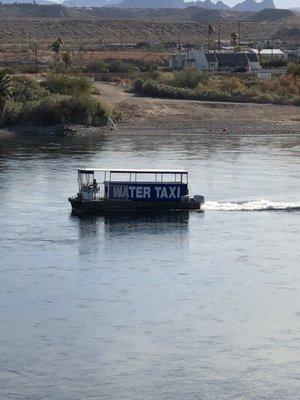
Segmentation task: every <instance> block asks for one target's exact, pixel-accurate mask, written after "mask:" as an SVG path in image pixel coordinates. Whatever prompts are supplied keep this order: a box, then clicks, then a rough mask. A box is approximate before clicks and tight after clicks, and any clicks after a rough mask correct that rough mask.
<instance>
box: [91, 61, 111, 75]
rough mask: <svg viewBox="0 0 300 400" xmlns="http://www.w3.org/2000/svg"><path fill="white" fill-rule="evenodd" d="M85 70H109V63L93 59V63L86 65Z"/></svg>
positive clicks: (98, 71)
mask: <svg viewBox="0 0 300 400" xmlns="http://www.w3.org/2000/svg"><path fill="white" fill-rule="evenodd" d="M85 71H86V72H93V73H105V72H109V64H107V63H104V62H101V61H93V62H92V63H90V64H88V65H87V66H86V68H85Z"/></svg>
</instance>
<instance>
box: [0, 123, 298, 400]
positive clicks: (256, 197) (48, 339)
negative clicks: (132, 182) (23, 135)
mask: <svg viewBox="0 0 300 400" xmlns="http://www.w3.org/2000/svg"><path fill="white" fill-rule="evenodd" d="M299 153H300V137H299V136H294V137H287V136H282V137H278V136H276V137H271V136H261V137H254V136H250V137H246V136H241V137H239V136H234V137H230V136H226V137H223V136H221V135H220V136H201V135H198V134H197V132H190V133H189V132H180V131H177V132H169V133H168V134H166V133H164V134H160V133H156V134H152V133H151V131H150V130H149V132H147V131H144V132H131V133H130V132H124V133H123V134H119V133H117V132H116V133H114V134H113V135H112V136H107V137H104V138H100V139H87V138H82V139H71V138H69V139H59V140H57V139H55V138H52V139H48V140H46V139H43V140H41V139H40V140H37V139H36V140H33V139H22V140H14V141H12V140H6V141H2V142H1V143H0V221H1V225H0V248H1V253H0V265H1V270H0V272H1V274H0V398H1V400H16V399H22V400H25V399H26V400H41V399H51V400H61V399H62V400H81V399H107V400H119V399H125V400H127V399H128V400H131V399H132V400H142V399H151V400H152V399H153V400H158V399H159V400H160V399H170V400H196V399H197V400H198V399H199V400H212V399H213V400H215V399H222V400H223V399H224V400H225V399H226V400H233V399H243V400H244V399H247V400H248V399H253V400H254V399H255V400H256V399H268V400H276V399H289V400H296V399H299V393H300V292H299V287H300V268H299V267H300V263H299V216H300V213H299V211H297V207H299V206H300V193H299V176H300V158H299ZM83 166H86V167H88V166H99V167H139V168H150V167H176V168H180V167H183V168H187V169H188V170H189V171H190V182H191V185H192V191H193V194H198V193H199V194H204V195H205V196H206V198H207V200H208V203H207V205H206V211H205V213H202V214H201V213H196V212H194V213H191V214H190V216H185V215H181V216H176V215H175V216H169V217H163V218H155V217H153V218H134V219H128V218H121V219H120V218H101V217H99V218H87V219H79V218H76V217H71V215H70V208H69V204H68V203H67V201H66V199H67V197H68V196H69V195H70V194H73V193H75V192H76V190H77V187H76V172H75V170H76V168H77V167H83ZM270 208H279V209H280V210H276V211H272V212H271V211H266V212H261V211H250V210H253V209H256V210H265V209H270ZM230 210H235V211H230ZM244 210H248V211H249V212H245V211H244Z"/></svg>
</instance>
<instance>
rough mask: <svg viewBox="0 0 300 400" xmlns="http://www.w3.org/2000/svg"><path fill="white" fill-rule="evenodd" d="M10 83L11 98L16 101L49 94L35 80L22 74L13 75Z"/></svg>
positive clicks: (24, 100)
mask: <svg viewBox="0 0 300 400" xmlns="http://www.w3.org/2000/svg"><path fill="white" fill-rule="evenodd" d="M11 83H12V99H13V100H14V101H16V102H26V101H36V100H39V99H40V98H41V97H45V96H47V95H49V92H48V91H47V90H46V89H44V88H43V87H41V85H40V84H39V83H38V82H37V81H35V80H33V79H30V78H26V77H24V76H13V77H12V78H11Z"/></svg>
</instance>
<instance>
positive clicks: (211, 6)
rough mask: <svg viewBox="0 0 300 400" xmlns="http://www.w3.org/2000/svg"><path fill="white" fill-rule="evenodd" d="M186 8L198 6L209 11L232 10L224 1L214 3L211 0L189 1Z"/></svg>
mask: <svg viewBox="0 0 300 400" xmlns="http://www.w3.org/2000/svg"><path fill="white" fill-rule="evenodd" d="M185 6H196V7H200V8H206V9H208V10H224V11H227V10H230V7H229V6H228V5H227V4H225V3H223V1H218V2H217V3H213V2H212V1H211V0H203V1H189V2H186V3H185Z"/></svg>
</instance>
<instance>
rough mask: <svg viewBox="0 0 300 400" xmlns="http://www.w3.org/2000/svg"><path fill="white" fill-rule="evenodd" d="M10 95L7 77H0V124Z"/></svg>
mask: <svg viewBox="0 0 300 400" xmlns="http://www.w3.org/2000/svg"><path fill="white" fill-rule="evenodd" d="M11 95H12V84H11V80H10V77H9V75H7V74H5V75H2V76H0V123H1V124H2V123H3V120H4V115H5V111H6V107H7V102H8V100H9V99H10V97H11Z"/></svg>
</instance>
